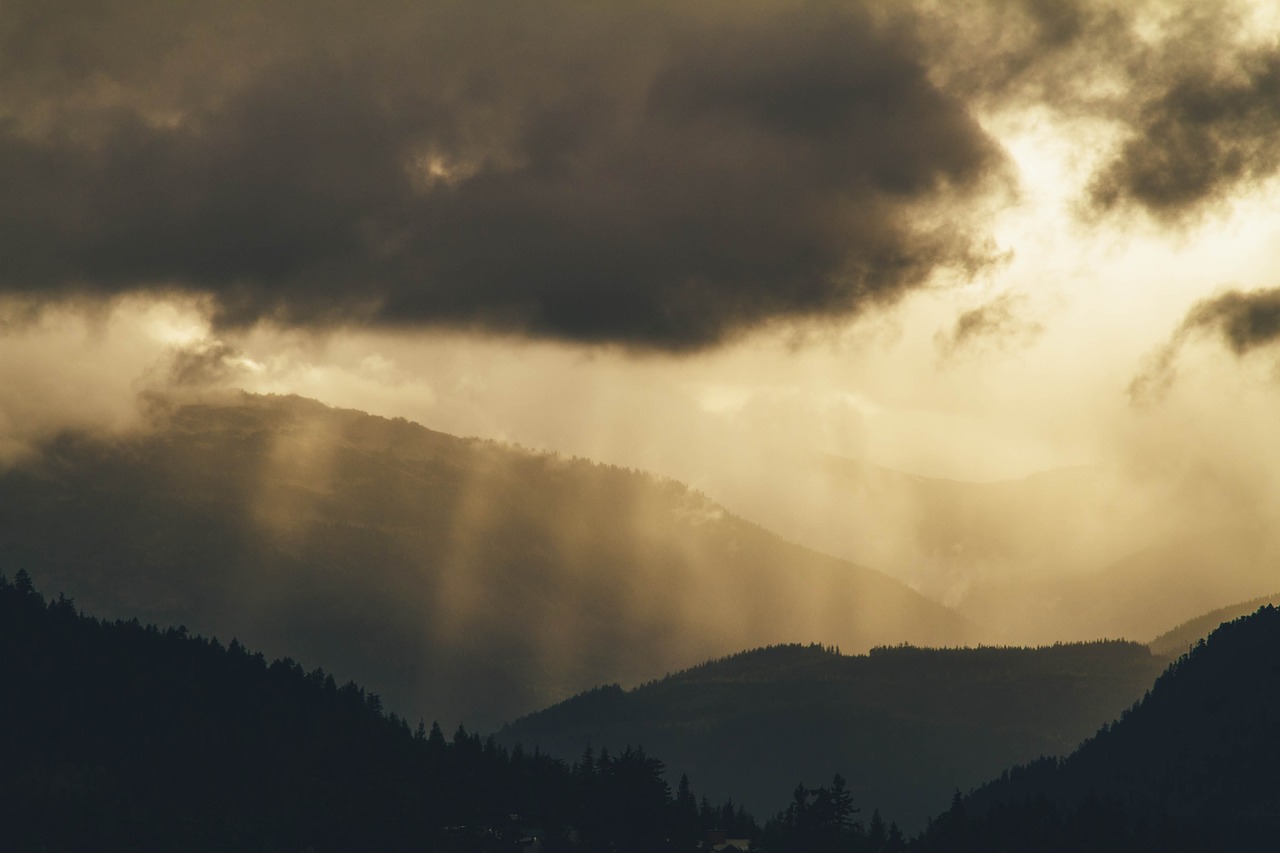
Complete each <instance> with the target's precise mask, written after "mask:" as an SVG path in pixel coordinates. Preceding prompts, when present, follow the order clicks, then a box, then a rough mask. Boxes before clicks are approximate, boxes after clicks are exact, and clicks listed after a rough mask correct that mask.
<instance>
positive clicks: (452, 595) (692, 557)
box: [0, 394, 973, 728]
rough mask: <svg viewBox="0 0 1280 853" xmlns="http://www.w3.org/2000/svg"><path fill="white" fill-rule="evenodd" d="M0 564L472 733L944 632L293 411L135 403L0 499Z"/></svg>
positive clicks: (36, 465)
mask: <svg viewBox="0 0 1280 853" xmlns="http://www.w3.org/2000/svg"><path fill="white" fill-rule="evenodd" d="M0 509H2V511H0V553H3V554H4V555H5V556H6V559H7V561H8V564H9V565H10V566H11V567H13V568H15V569H17V568H22V569H25V570H27V571H28V572H30V574H31V576H32V577H33V578H34V579H35V580H36V583H37V584H38V585H40V586H41V587H42V588H44V589H49V590H53V591H58V590H67V591H74V594H76V595H77V598H78V600H79V601H80V602H81V603H82V604H83V605H84V606H85V607H87V608H89V609H90V610H92V611H93V612H96V613H100V614H102V615H104V616H107V617H117V616H126V617H129V616H135V615H136V616H138V617H140V618H142V619H144V620H146V621H154V622H157V623H160V624H185V625H187V626H188V627H189V628H190V629H191V630H193V631H199V632H201V633H204V634H206V635H209V634H216V635H218V636H233V635H234V636H238V637H240V638H241V639H242V640H243V641H244V642H246V643H249V644H251V645H253V646H254V647H257V648H261V649H263V650H264V651H265V652H266V653H267V654H269V655H273V656H279V655H285V654H287V655H290V656H292V657H295V658H297V659H299V660H301V661H303V662H304V663H310V662H313V661H315V662H319V661H324V662H326V665H327V666H329V667H330V668H331V669H332V670H333V671H334V672H335V673H336V674H337V675H338V676H339V677H340V678H341V679H347V678H357V679H359V680H360V681H361V682H362V683H364V684H365V685H366V686H368V687H369V688H370V689H372V690H375V691H376V692H378V693H380V694H382V695H383V697H384V699H385V700H386V702H387V704H388V707H390V708H395V709H398V710H400V711H401V712H402V713H405V714H407V715H412V716H417V715H425V716H428V717H437V718H439V719H441V720H442V721H445V722H446V724H447V725H452V723H453V722H455V721H459V720H462V719H465V720H466V721H467V722H468V723H469V724H472V725H476V726H479V727H481V728H489V727H493V726H496V725H498V724H499V723H500V722H502V721H504V720H508V719H512V718H514V717H515V716H517V715H518V714H520V713H525V712H527V711H529V710H530V709H533V708H539V707H545V706H547V705H549V704H551V703H553V702H555V701H559V700H561V699H564V698H566V697H568V696H571V695H573V694H574V693H576V692H579V691H581V690H584V689H587V688H589V687H591V686H592V685H594V684H599V683H608V682H615V681H616V682H622V683H639V682H641V681H644V680H647V679H651V678H654V677H656V676H659V675H661V674H662V673H664V672H669V671H675V670H678V669H681V668H684V667H686V666H689V665H691V664H693V663H696V662H697V661H700V660H705V659H707V658H711V657H717V656H721V655H724V654H728V653H732V652H735V651H737V650H740V649H743V648H749V647H753V646H760V645H769V644H777V643H791V642H811V641H821V642H824V643H831V644H838V645H840V646H841V647H843V648H845V649H846V650H851V651H856V650H865V649H867V648H870V647H871V646H873V645H877V644H893V643H899V642H904V641H907V642H913V643H917V644H933V645H941V644H957V643H962V642H966V641H968V640H970V639H971V638H972V637H973V630H972V628H971V626H970V625H969V623H967V622H966V620H964V619H963V618H961V617H959V616H958V615H956V614H955V613H954V612H952V611H950V610H948V609H946V608H944V607H942V606H940V605H938V604H936V603H934V602H932V601H930V600H928V599H926V598H924V597H923V596H921V595H918V594H917V593H915V592H913V591H911V590H910V589H908V588H907V587H905V586H903V585H902V584H901V583H899V582H897V581H894V580H891V579H890V578H888V577H886V576H885V575H882V574H879V573H877V572H875V571H872V570H870V569H866V568H862V567H860V566H857V565H854V564H852V563H849V562H846V561H844V560H840V559H836V558H833V557H829V556H826V555H823V554H820V553H818V552H815V551H812V550H808V549H805V548H802V547H799V546H796V545H793V544H790V543H788V542H786V541H784V540H782V539H780V538H779V537H778V536H776V535H774V534H772V533H770V532H768V531H767V530H764V529H762V528H760V527H759V526H757V525H755V524H752V523H749V522H747V521H745V520H743V519H741V518H738V517H735V516H733V515H732V514H730V513H728V512H726V511H725V510H724V509H723V508H722V507H720V506H719V505H717V504H715V503H713V502H712V501H711V500H709V499H708V498H706V497H705V496H703V495H701V494H699V493H697V492H694V491H692V490H690V489H689V488H687V487H685V486H683V485H681V484H680V483H677V482H673V481H670V480H663V479H659V478H655V477H653V476H650V475H647V474H644V473H641V472H637V471H632V470H626V469H620V468H615V467H610V466H603V465H597V464H593V463H591V462H587V461H583V460H577V459H565V458H560V457H557V456H554V455H547V454H542V453H534V452H529V451H525V450H522V449H520V448H516V447H511V446H507V445H501V444H497V443H491V442H485V441H479V440H470V439H462V438H456V437H453V436H449V435H445V434H442V433H438V432H433V431H431V430H428V429H425V428H423V427H421V426H417V425H414V424H411V423H409V422H406V421H403V420H387V419H383V418H377V417H372V416H369V415H366V414H363V413H360V412H355V411H346V410H337V409H331V408H328V407H325V406H323V405H321V404H319V403H316V402H313V401H309V400H305V399H301V398H296V397H261V396H252V395H247V394H236V395H232V396H229V397H223V398H218V399H215V400H206V401H204V402H187V403H182V402H178V401H175V400H173V399H169V398H155V399H154V400H153V405H152V411H151V414H150V422H149V425H148V427H147V428H146V429H143V430H139V431H136V432H133V433H130V434H127V435H123V436H116V437H102V436H93V435H85V434H70V433H69V434H63V435H61V436H59V437H57V438H56V439H54V440H51V441H49V442H47V443H46V444H45V445H44V446H43V447H42V448H40V452H39V453H38V454H37V455H35V456H34V457H32V458H29V459H27V460H26V461H25V462H23V463H22V464H20V465H17V466H15V467H11V468H9V469H7V470H5V471H4V472H3V473H0Z"/></svg>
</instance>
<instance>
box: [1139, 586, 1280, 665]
mask: <svg viewBox="0 0 1280 853" xmlns="http://www.w3.org/2000/svg"><path fill="white" fill-rule="evenodd" d="M1268 604H1280V593H1277V594H1276V595H1267V596H1263V597H1262V598H1255V599H1253V600H1252V601H1246V602H1244V603H1243V604H1234V605H1232V606H1230V607H1221V608H1219V609H1217V610H1214V611H1212V612H1209V613H1206V614H1204V615H1203V616H1198V617H1196V618H1195V619H1191V620H1189V621H1187V622H1183V623H1182V624H1181V625H1179V626H1178V627H1176V628H1174V629H1173V630H1171V631H1165V632H1164V633H1163V634H1161V635H1160V636H1158V637H1156V638H1155V639H1154V640H1152V641H1151V642H1149V643H1147V646H1148V647H1149V648H1150V649H1151V652H1152V654H1157V655H1162V656H1164V657H1176V656H1179V655H1184V654H1186V653H1187V652H1188V651H1190V649H1191V648H1192V647H1193V646H1194V645H1195V644H1196V643H1198V642H1200V641H1201V640H1203V639H1205V638H1206V637H1208V636H1209V635H1210V634H1212V633H1213V631H1214V629H1215V628H1217V627H1218V626H1219V625H1221V624H1222V623H1223V622H1230V621H1231V620H1232V619H1239V618H1240V617H1241V616H1247V615H1248V614H1250V613H1253V612H1254V611H1255V610H1257V609H1258V608H1259V607H1263V606H1265V605H1268Z"/></svg>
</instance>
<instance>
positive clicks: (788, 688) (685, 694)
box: [499, 642, 1166, 828]
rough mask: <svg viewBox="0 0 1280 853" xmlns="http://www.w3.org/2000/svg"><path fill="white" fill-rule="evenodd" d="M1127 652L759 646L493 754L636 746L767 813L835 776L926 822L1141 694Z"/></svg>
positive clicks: (1134, 662)
mask: <svg viewBox="0 0 1280 853" xmlns="http://www.w3.org/2000/svg"><path fill="white" fill-rule="evenodd" d="M1165 663H1166V662H1165V661H1164V660H1162V659H1157V658H1155V657H1153V656H1152V655H1151V653H1150V652H1149V651H1148V650H1147V648H1146V647H1145V646H1142V645H1139V644H1136V643H1124V642H1098V643H1082V644H1067V645H1058V646H1050V647H1044V648H1037V649H1017V648H977V649H921V648H912V647H903V648H880V649H875V650H873V651H872V652H871V653H870V654H869V655H859V656H849V655H842V654H839V653H837V652H835V651H834V650H830V649H824V648H822V647H818V646H809V647H805V646H785V647H775V648H764V649H758V650H756V651H753V652H747V653H743V654H739V655H735V656H733V657H730V658H727V659H724V660H719V661H715V662H712V663H708V664H705V665H703V666H699V667H696V668H694V669H691V670H688V671H686V672H682V673H679V674H677V675H673V676H670V677H668V678H665V679H663V680H661V681H658V682H655V683H652V684H648V685H645V686H643V687H640V688H638V689H634V690H631V691H623V690H622V689H620V688H618V687H616V686H613V687H602V688H599V689H596V690H593V691H591V692H588V693H585V694H582V695H580V696H577V697H575V698H573V699H571V700H569V701H567V702H564V703H561V704H559V705H557V706H555V707H552V708H549V709H547V710H545V711H542V712H540V713H537V714H532V715H530V716H527V717H525V718H523V719H521V720H518V721H516V722H515V723H513V724H511V725H509V726H507V727H506V728H505V729H503V731H502V732H501V733H500V735H499V738H500V740H501V741H502V742H505V743H511V744H514V743H517V742H523V743H524V744H525V746H526V748H532V747H533V746H534V745H535V744H536V745H538V746H539V748H541V749H542V750H545V751H549V752H552V753H553V754H557V755H564V756H572V755H576V754H577V753H578V752H579V751H581V749H582V748H583V745H584V744H585V743H587V742H588V741H589V742H591V743H593V744H594V745H596V746H597V747H600V746H608V747H610V748H618V747H621V746H622V745H625V744H627V743H643V744H645V745H646V746H648V747H649V748H651V749H653V750H655V751H657V752H659V753H660V754H662V755H664V756H666V757H667V759H668V760H669V761H670V762H671V763H672V764H673V766H678V767H680V768H681V769H683V770H687V771H688V772H689V774H690V776H691V777H692V778H694V779H697V780H698V782H699V784H700V785H701V786H703V787H705V788H706V789H707V790H708V791H709V792H712V793H715V794H716V795H717V796H726V795H728V794H730V793H731V794H732V795H733V796H734V797H735V798H740V799H741V801H742V802H744V803H745V804H746V805H747V807H748V808H749V809H752V810H754V811H756V812H757V813H764V814H769V813H773V812H775V811H777V810H779V809H781V808H783V807H784V806H786V804H787V802H788V800H789V799H790V798H791V795H792V787H791V786H792V785H793V784H794V782H795V780H805V781H808V782H809V783H810V784H814V783H816V782H825V781H826V780H829V779H831V778H832V774H833V773H836V772H840V773H842V774H844V776H846V777H847V779H848V788H849V792H850V793H851V794H852V796H853V801H854V803H855V805H856V806H858V807H860V808H862V809H863V810H864V812H865V813H866V814H868V815H869V814H870V813H871V812H872V810H873V809H875V808H879V809H880V811H881V812H882V813H883V814H884V815H886V817H892V818H893V819H895V820H897V821H898V822H899V823H901V824H902V825H903V826H904V827H908V828H913V827H919V826H922V825H923V823H924V819H925V817H927V816H928V815H930V814H936V813H937V812H938V811H940V810H941V809H943V808H945V806H946V804H947V802H948V801H949V799H950V797H951V795H952V793H953V792H954V791H955V790H956V788H958V787H959V788H962V789H964V788H968V787H970V786H973V785H976V784H979V783H980V782H982V781H983V780H985V779H989V778H991V776H992V775H994V774H996V773H999V772H1000V770H1002V769H1004V768H1006V767H1008V766H1009V765H1010V764H1013V763H1015V762H1019V761H1028V760H1030V759H1032V758H1035V757H1036V756H1039V755H1043V754H1063V753H1065V752H1067V751H1069V750H1070V749H1072V748H1073V747H1074V746H1075V745H1076V744H1078V743H1079V742H1080V741H1081V740H1082V739H1084V738H1085V737H1087V736H1088V735H1089V734H1090V733H1092V732H1094V731H1095V730H1096V729H1097V727H1098V726H1099V725H1101V724H1102V723H1103V722H1105V721H1107V720H1110V719H1112V718H1113V717H1115V716H1116V715H1117V714H1118V713H1120V711H1121V710H1123V709H1124V708H1126V707H1128V706H1129V705H1130V704H1131V703H1132V702H1133V701H1134V700H1135V699H1137V698H1138V697H1140V696H1141V695H1142V694H1143V691H1145V690H1146V689H1147V688H1149V687H1150V686H1151V684H1152V682H1153V681H1154V680H1155V678H1156V676H1157V675H1158V674H1159V672H1160V670H1161V669H1163V667H1164V665H1165Z"/></svg>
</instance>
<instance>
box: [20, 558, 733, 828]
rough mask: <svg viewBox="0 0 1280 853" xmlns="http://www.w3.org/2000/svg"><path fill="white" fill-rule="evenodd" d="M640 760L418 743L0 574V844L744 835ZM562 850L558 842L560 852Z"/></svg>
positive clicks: (366, 712)
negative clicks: (571, 760)
mask: <svg viewBox="0 0 1280 853" xmlns="http://www.w3.org/2000/svg"><path fill="white" fill-rule="evenodd" d="M663 771H664V767H663V764H662V763H661V762H660V761H658V760H656V759H653V758H650V757H648V756H647V755H646V754H645V753H644V752H643V751H642V750H639V749H630V748H628V749H625V750H622V751H620V752H618V753H614V755H612V756H609V755H606V754H603V753H601V754H598V755H592V756H589V757H588V758H585V759H584V760H582V761H579V762H578V763H576V764H575V765H574V766H573V767H572V768H571V767H569V766H568V765H566V764H565V763H563V762H560V761H557V760H554V759H552V758H549V757H548V756H545V755H537V754H534V755H529V754H526V753H524V752H522V751H520V750H512V751H510V752H508V751H507V750H505V749H503V748H501V747H499V746H497V745H496V744H495V743H494V741H493V739H492V738H490V739H489V740H488V741H484V742H482V741H481V739H480V738H479V736H478V735H474V734H468V733H467V732H466V731H465V730H463V729H461V728H459V730H458V731H457V732H455V734H454V736H453V738H452V740H448V741H447V740H446V739H445V737H444V735H443V733H442V732H441V731H440V730H439V728H438V727H434V726H433V727H432V729H431V731H430V732H429V733H428V731H427V730H426V728H425V727H424V726H422V725H421V724H420V725H419V726H418V729H417V731H416V732H411V731H410V729H409V726H408V725H407V724H406V723H405V722H404V721H403V720H400V719H398V718H397V717H395V716H394V715H390V716H388V715H386V714H384V713H383V712H382V710H381V704H380V700H379V698H378V697H377V696H376V695H374V694H371V693H367V692H365V691H364V690H363V689H361V688H359V687H357V686H356V685H355V684H347V685H346V686H344V687H338V686H337V684H336V683H335V682H334V679H333V678H332V676H329V675H326V674H325V673H324V672H323V671H322V670H318V669H317V670H314V671H312V672H309V673H307V672H304V671H303V670H302V669H301V667H299V666H298V665H297V664H296V663H293V662H292V661H289V660H278V661H275V662H274V663H271V664H268V663H267V662H266V660H265V659H264V658H263V656H262V655H261V654H253V653H250V652H249V651H247V650H246V649H245V648H244V647H243V646H241V645H240V644H239V643H237V642H234V641H233V642H232V643H231V645H230V646H229V647H225V648H224V647H223V646H222V645H220V644H219V643H218V642H217V641H216V640H205V639H202V638H200V637H193V636H191V635H190V634H188V633H187V632H186V630H185V629H168V630H165V631H160V630H158V629H156V628H155V627H154V626H147V627H143V626H142V625H140V624H139V623H138V622H137V621H136V620H135V621H131V622H116V623H114V624H108V623H105V622H99V621H97V620H95V619H91V618H88V617H85V616H81V615H78V614H77V613H76V609H75V607H74V606H73V605H72V603H71V602H70V601H69V600H66V599H62V598H59V599H58V600H57V601H54V602H51V603H48V604H46V603H45V601H44V599H43V598H42V597H41V596H40V595H39V594H38V593H37V592H35V591H34V590H33V588H32V586H31V583H30V580H29V579H28V577H27V576H26V574H25V573H23V572H19V573H18V575H17V578H16V582H15V583H10V582H8V581H7V580H6V579H5V578H4V577H3V576H2V575H0V839H2V840H0V847H3V849H5V850H6V851H15V853H26V851H45V850H68V851H70V850H144V851H150V850H156V851H176V850H182V851H281V853H292V851H298V853H301V851H312V853H321V851H335V852H337V851H340V853H349V851H361V850H377V851H399V850H406V851H407V850H414V851H423V850H427V851H430V850H439V851H441V853H448V851H476V853H479V852H480V851H498V850H508V851H513V850H523V849H525V846H524V844H521V843H519V842H520V839H528V838H529V837H531V836H533V835H537V836H539V837H540V838H542V839H543V841H544V846H543V847H542V848H541V849H543V850H546V851H556V850H571V849H581V850H584V851H597V850H619V851H633V853H652V851H672V853H679V852H680V851H688V850H691V849H692V848H693V846H694V844H695V843H696V842H697V840H698V839H699V838H701V837H704V833H705V830H707V829H711V828H715V827H719V828H722V829H726V830H729V831H730V832H732V833H734V834H736V835H746V834H751V833H752V832H753V831H754V821H753V820H752V819H751V818H750V816H748V815H746V814H745V813H744V812H742V811H741V810H734V809H733V808H732V806H730V805H728V804H725V805H724V806H721V807H719V808H716V807H712V806H711V805H709V804H705V803H706V801H705V799H704V800H703V803H704V804H705V805H703V806H702V807H701V808H699V805H698V801H697V798H696V797H695V795H694V794H693V792H692V791H691V790H690V788H689V786H688V784H687V783H685V782H682V784H681V785H680V787H679V789H678V790H677V792H676V794H675V795H674V796H673V795H672V792H671V789H670V787H669V786H668V785H667V783H666V782H665V781H664V779H663ZM575 838H576V839H577V841H578V842H579V843H575V844H571V843H570V839H575Z"/></svg>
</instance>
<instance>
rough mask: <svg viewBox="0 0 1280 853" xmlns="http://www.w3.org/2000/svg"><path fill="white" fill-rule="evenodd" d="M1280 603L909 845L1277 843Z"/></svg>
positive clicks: (1223, 630) (1151, 847)
mask: <svg viewBox="0 0 1280 853" xmlns="http://www.w3.org/2000/svg"><path fill="white" fill-rule="evenodd" d="M1277 721H1280V610H1277V609H1276V608H1274V607H1272V606H1267V607H1263V608H1261V609H1259V610H1258V611H1257V612H1256V613H1254V614H1253V615H1251V616H1247V617H1244V618H1241V619H1238V620H1235V621H1233V622H1229V623H1226V624H1223V625H1222V626H1221V627H1219V628H1218V629H1217V630H1216V631H1215V632H1214V633H1213V634H1212V635H1211V636H1210V638H1209V639H1208V641H1207V642H1206V641H1204V640H1201V641H1200V642H1199V643H1198V644H1197V645H1196V646H1195V647H1194V648H1193V649H1192V650H1191V652H1190V653H1189V654H1187V655H1184V656H1183V657H1181V658H1180V659H1179V660H1178V661H1177V662H1176V663H1174V664H1173V665H1171V666H1170V667H1169V668H1168V669H1167V670H1166V671H1165V673H1164V674H1163V675H1162V676H1161V677H1160V678H1159V679H1158V680H1157V681H1156V683H1155V685H1154V686H1153V687H1152V689H1151V691H1150V692H1149V693H1148V695H1147V696H1146V697H1145V698H1144V699H1143V700H1142V701H1140V702H1138V703H1137V704H1135V705H1134V706H1133V707H1131V708H1130V709H1129V710H1127V711H1126V712H1124V713H1123V714H1122V715H1121V716H1120V719H1119V720H1117V721H1116V722H1115V723H1113V724H1110V725H1106V726H1103V727H1102V729H1101V730H1099V732H1098V733H1097V734H1096V735H1095V736H1094V737H1093V738H1091V739H1090V740H1088V741H1086V742H1085V743H1084V744H1082V745H1081V747H1080V748H1079V749H1077V750H1076V751H1075V752H1074V753H1072V754H1071V755H1070V756H1069V757H1067V758H1065V759H1051V758H1046V759H1041V760H1040V761H1037V762H1034V763H1032V764H1029V765H1025V766H1022V767H1017V768H1014V769H1013V770H1011V771H1009V772H1006V773H1004V774H1003V775H1002V776H1001V777H1000V778H999V779H997V780H996V781H994V782H992V783H990V784H988V785H985V786H983V787H982V788H980V789H978V790H977V791H975V792H974V793H973V794H971V795H970V796H968V797H963V798H962V797H958V796H957V797H956V799H955V800H954V802H953V803H952V806H951V809H950V810H949V811H948V812H946V813H944V814H942V815H940V816H939V817H938V818H936V819H935V820H933V821H932V822H931V824H930V826H929V829H928V831H927V832H926V833H925V834H924V835H923V837H921V838H920V839H918V840H917V841H916V842H915V843H914V844H913V845H912V847H911V849H912V850H913V851H922V853H932V851H939V853H965V851H975V853H976V851H1004V850H1008V851H1020V850H1040V851H1050V853H1052V851H1063V853H1067V851H1086V850H1087V851H1096V853H1107V851H1115V852H1116V853H1121V851H1124V853H1133V852H1136V853H1140V852H1141V851H1151V853H1155V852H1156V851H1162V852H1163V851H1218V850H1263V849H1274V847H1275V844H1276V839H1277V838H1280V807H1278V806H1280V726H1278V725H1277Z"/></svg>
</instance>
